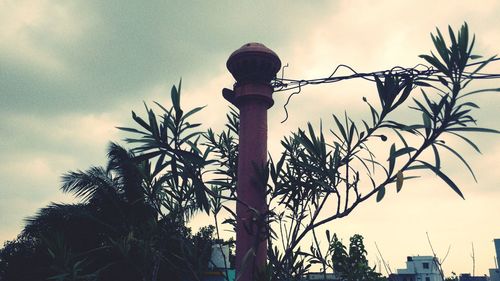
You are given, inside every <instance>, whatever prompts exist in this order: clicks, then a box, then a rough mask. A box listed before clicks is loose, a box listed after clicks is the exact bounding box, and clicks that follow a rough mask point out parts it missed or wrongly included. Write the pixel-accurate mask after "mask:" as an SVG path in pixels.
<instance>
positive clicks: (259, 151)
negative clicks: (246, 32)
mask: <svg viewBox="0 0 500 281" xmlns="http://www.w3.org/2000/svg"><path fill="white" fill-rule="evenodd" d="M226 66H227V68H228V70H229V72H231V74H232V75H233V77H234V78H235V79H236V84H235V85H234V90H233V91H232V90H229V89H224V90H223V95H224V98H226V99H227V100H228V101H230V102H231V103H232V104H234V105H235V106H236V107H238V109H239V110H240V127H239V149H238V183H237V198H238V203H237V204H236V276H237V277H238V276H239V279H238V281H254V273H255V272H257V271H259V270H263V269H264V268H265V266H266V259H267V239H266V238H267V237H266V235H267V233H266V227H265V224H267V221H266V220H265V216H264V215H265V214H266V212H267V210H268V206H267V202H266V185H265V183H263V182H262V181H260V180H259V175H258V173H257V169H256V168H261V167H264V166H265V165H266V163H267V110H268V109H269V108H270V107H271V106H272V105H273V103H274V101H273V98H272V93H273V88H272V86H271V85H270V82H271V80H272V79H274V78H275V77H276V73H278V71H279V70H280V68H281V61H280V59H279V57H278V56H277V55H276V54H275V53H274V52H273V51H271V50H270V49H268V48H267V47H266V46H264V45H262V44H259V43H248V44H245V45H243V46H242V47H241V48H239V49H238V50H236V51H235V52H233V53H232V54H231V56H230V57H229V59H228V61H227V63H226Z"/></svg>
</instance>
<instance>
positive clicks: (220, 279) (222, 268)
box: [203, 244, 236, 281]
mask: <svg viewBox="0 0 500 281" xmlns="http://www.w3.org/2000/svg"><path fill="white" fill-rule="evenodd" d="M208 269H209V271H208V272H205V274H204V276H203V281H228V280H229V281H234V280H235V279H236V273H235V270H234V269H233V268H230V263H229V245H220V244H214V245H212V255H211V257H210V262H209V264H208ZM226 275H227V278H226Z"/></svg>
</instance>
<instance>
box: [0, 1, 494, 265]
mask: <svg viewBox="0 0 500 281" xmlns="http://www.w3.org/2000/svg"><path fill="white" fill-rule="evenodd" d="M187 2H188V1H121V0H120V1H118V0H108V1H97V0H96V1H91V0H74V1H56V0H53V1H50V0H0V157H1V158H0V159H1V160H2V161H0V242H2V241H5V240H9V239H12V238H14V237H15V236H16V235H17V234H18V233H19V231H20V230H21V229H22V227H23V219H24V218H26V217H27V216H30V215H32V214H34V212H35V211H36V210H37V209H38V208H40V207H43V206H45V205H46V204H48V203H49V202H51V201H55V202H61V201H62V202H70V200H71V198H70V197H69V196H67V195H64V194H61V192H60V191H59V186H60V175H61V174H62V173H64V172H66V171H69V170H75V169H86V168H87V167H89V166H90V165H103V164H104V163H105V157H104V155H105V151H106V146H107V144H108V142H109V141H111V140H112V141H120V140H121V139H122V138H123V137H124V135H123V134H122V133H120V132H118V131H117V130H116V129H115V126H124V125H130V124H131V122H130V119H131V118H130V110H132V109H134V110H136V111H141V110H142V102H143V101H146V102H149V103H150V102H152V101H159V102H163V103H165V102H167V101H168V93H169V88H170V87H171V85H172V84H174V83H177V82H178V80H179V79H180V78H181V77H182V79H183V97H182V99H183V104H184V106H185V107H194V106H199V105H207V108H206V109H205V110H204V112H202V113H201V114H200V115H199V116H198V118H200V119H199V120H203V121H204V122H205V125H206V127H214V128H220V127H221V126H222V125H223V121H224V114H225V111H226V110H227V103H226V102H225V101H224V100H223V99H222V97H221V89H222V88H223V87H230V86H231V85H232V83H233V80H232V77H231V76H230V75H229V73H228V71H227V70H226V69H225V62H226V59H227V57H228V56H229V55H230V54H231V52H232V51H234V50H235V49H237V48H239V47H240V46H241V45H243V44H244V43H246V42H262V43H264V44H266V45H267V46H268V47H270V48H272V49H273V50H275V51H276V52H277V53H278V55H279V56H280V58H281V60H282V61H283V62H284V63H289V65H290V67H289V68H287V71H286V74H287V76H288V77H290V78H299V79H302V78H317V77H323V76H325V75H328V74H329V73H330V72H331V71H332V69H333V68H334V66H335V65H337V64H339V63H346V64H349V65H351V66H352V67H354V68H356V69H358V70H360V71H374V70H380V69H387V68H390V67H392V66H394V65H403V66H413V65H415V64H416V63H419V62H422V61H421V60H420V59H419V58H418V55H419V54H422V53H426V52H428V50H429V49H430V48H431V40H430V37H429V32H431V31H434V29H435V27H436V26H437V27H440V28H442V29H444V28H446V27H447V25H448V24H451V25H452V26H456V27H458V26H459V25H460V24H462V23H463V22H464V21H467V22H468V23H469V26H470V28H471V30H472V31H473V32H474V33H476V35H477V49H476V50H477V51H476V53H478V54H484V55H493V54H496V53H498V52H499V51H500V36H499V34H500V17H498V15H499V14H500V2H499V1H493V0H492V1H488V0H485V1H475V2H472V1H418V2H417V1H415V3H418V4H410V2H406V1H348V0H345V1H319V0H318V1H193V2H191V3H187ZM489 71H490V72H496V73H499V72H500V68H499V67H493V68H490V69H489ZM346 74H347V73H346ZM496 83H497V85H496V87H498V81H496ZM493 84H494V83H490V84H489V86H493ZM483 85H485V86H488V84H483ZM362 96H367V97H368V98H370V97H372V98H373V99H375V97H376V92H374V88H373V85H369V84H368V85H366V83H365V82H361V81H355V82H345V83H342V84H334V85H324V86H310V87H308V88H304V90H303V91H302V93H301V94H300V95H299V96H297V97H296V98H295V99H293V102H292V105H291V106H290V107H289V110H290V113H291V117H290V119H289V120H288V121H287V122H286V123H285V124H281V123H280V121H281V120H282V119H283V117H284V111H283V109H282V105H283V103H284V101H285V99H286V95H285V94H283V93H277V94H275V100H276V105H275V107H273V108H272V109H271V111H270V114H269V118H270V120H269V129H270V133H269V137H270V139H269V147H270V149H271V152H274V153H276V152H277V151H279V140H280V138H281V136H283V135H284V134H287V133H288V132H290V131H292V130H294V129H295V128H297V127H298V126H303V125H304V124H306V122H307V121H308V120H310V121H312V122H316V123H318V121H319V120H320V118H322V119H323V120H324V124H328V125H331V122H330V121H331V117H330V116H331V113H342V112H343V111H344V110H348V111H349V112H350V113H353V114H354V116H362V114H363V113H362V112H363V111H364V110H365V108H364V107H363V106H362V105H363V103H362V102H361V97H362ZM477 102H478V104H479V105H480V106H481V107H482V108H481V112H478V114H477V115H476V116H477V117H478V119H479V125H481V126H485V127H491V128H496V129H499V128H500V127H499V126H498V123H497V120H498V117H497V114H498V110H499V109H500V107H499V104H500V103H499V100H498V96H494V95H491V94H485V95H483V96H478V98H477ZM473 139H474V140H476V141H477V142H478V144H479V145H480V147H481V149H482V152H483V154H482V155H478V154H474V153H473V151H471V149H470V148H468V147H466V146H465V145H462V144H459V143H454V145H456V146H457V147H458V149H459V150H460V151H461V152H462V153H463V155H464V156H465V157H466V158H468V159H470V163H471V165H472V166H473V168H474V169H475V171H476V175H477V177H478V183H476V182H474V180H473V179H472V178H471V177H470V176H469V175H467V173H466V170H465V167H464V166H463V165H462V164H461V163H458V162H457V161H456V160H452V159H451V158H445V159H444V161H445V163H444V165H445V168H446V171H447V172H448V173H449V175H450V177H452V178H453V179H454V180H455V181H456V182H457V183H459V185H460V186H461V188H462V190H463V192H464V194H465V197H466V200H465V201H464V200H461V199H460V198H459V197H458V196H456V194H454V193H453V192H452V191H451V190H450V189H449V188H448V187H447V186H446V185H445V184H444V183H443V182H441V181H439V180H438V179H436V178H435V177H433V176H432V175H431V174H426V177H424V178H423V179H420V180H418V181H414V182H413V183H407V184H405V188H404V190H403V192H401V193H400V194H395V192H394V191H390V192H388V194H387V195H386V198H385V199H384V201H383V202H382V203H379V204H376V203H375V202H374V201H375V200H370V201H369V202H367V203H365V204H364V205H362V206H360V207H359V208H358V209H357V210H356V211H355V212H353V214H352V215H350V216H349V217H348V218H346V219H343V220H339V221H335V222H334V223H333V224H332V225H331V226H330V229H331V231H333V232H337V233H339V235H340V236H341V237H343V238H344V239H348V237H349V236H351V235H352V234H355V233H360V234H362V235H364V236H365V237H366V245H367V247H368V251H369V253H370V255H369V256H370V260H371V261H372V262H375V261H376V260H377V256H376V255H375V253H376V250H375V247H374V242H377V244H378V245H379V247H380V249H381V251H382V254H383V256H384V258H385V259H386V261H388V263H389V264H390V266H391V268H392V269H393V270H395V269H396V268H401V267H403V266H404V261H405V259H406V256H407V255H428V254H430V249H429V246H428V244H427V240H426V234H425V233H426V232H429V234H430V236H431V238H432V241H433V244H434V247H435V249H436V251H437V254H438V256H441V257H442V256H444V254H445V252H446V249H447V248H448V246H449V245H451V252H450V255H449V257H448V259H447V260H446V262H445V263H444V268H445V271H446V272H448V273H449V272H451V271H455V272H457V273H459V272H471V271H472V260H471V257H470V254H471V243H472V242H473V243H474V246H475V253H476V273H477V274H484V273H487V269H488V268H491V267H493V266H494V263H493V256H494V250H493V243H492V239H493V238H500V225H499V221H498V214H500V204H499V200H500V189H499V187H500V180H499V178H498V176H497V174H496V173H498V172H500V170H499V168H498V165H499V164H500V162H499V160H498V159H500V142H498V136H494V135H488V136H486V135H485V136H476V137H473Z"/></svg>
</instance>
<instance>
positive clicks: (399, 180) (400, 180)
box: [396, 171, 404, 192]
mask: <svg viewBox="0 0 500 281" xmlns="http://www.w3.org/2000/svg"><path fill="white" fill-rule="evenodd" d="M403 181H404V177H403V171H398V173H397V174H396V191H397V192H400V191H401V188H403Z"/></svg>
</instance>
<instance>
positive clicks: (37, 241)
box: [0, 144, 214, 281]
mask: <svg viewBox="0 0 500 281" xmlns="http://www.w3.org/2000/svg"><path fill="white" fill-rule="evenodd" d="M108 156H109V163H108V167H107V168H106V169H104V168H102V167H91V168H90V169H88V170H87V171H76V172H69V173H67V174H66V175H64V176H63V186H62V190H63V191H65V192H72V193H74V194H75V195H76V196H77V197H79V198H81V199H82V203H79V204H51V205H49V206H47V207H46V208H43V209H41V210H40V211H39V212H38V214H37V215H35V216H34V217H32V218H29V219H28V220H27V225H26V227H25V228H24V230H23V232H22V233H21V235H20V236H19V238H18V239H17V240H15V241H11V242H8V243H7V244H6V245H5V247H4V248H3V249H2V250H1V251H0V279H2V278H3V279H6V280H25V281H29V280H41V279H42V280H45V279H47V280H181V278H184V277H188V278H192V279H193V280H198V279H199V278H200V276H201V275H202V273H203V272H205V271H206V269H207V266H208V261H209V259H210V253H211V244H212V241H213V231H214V229H213V227H207V228H203V229H201V230H200V232H198V233H196V234H195V235H192V234H191V230H190V229H188V228H187V227H186V226H185V224H184V222H183V221H182V220H179V218H180V217H184V215H183V214H178V213H175V212H174V211H171V212H169V213H165V212H163V213H162V215H161V216H159V214H158V213H157V212H156V211H155V209H154V207H153V203H152V201H149V200H148V199H150V197H149V198H148V197H147V196H148V194H147V193H146V192H144V191H143V190H145V188H147V187H148V182H147V180H146V179H147V177H145V176H144V167H145V166H146V165H144V163H143V162H139V163H137V162H136V160H135V159H136V158H135V157H134V155H133V154H131V153H129V152H128V151H126V150H125V149H123V148H122V147H120V146H118V145H116V144H111V145H110V149H109V153H108ZM28 261H29V262H30V266H29V267H28V269H22V268H24V267H26V264H25V263H26V262H28ZM3 279H2V280H3Z"/></svg>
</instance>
